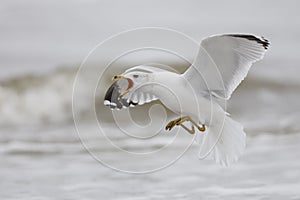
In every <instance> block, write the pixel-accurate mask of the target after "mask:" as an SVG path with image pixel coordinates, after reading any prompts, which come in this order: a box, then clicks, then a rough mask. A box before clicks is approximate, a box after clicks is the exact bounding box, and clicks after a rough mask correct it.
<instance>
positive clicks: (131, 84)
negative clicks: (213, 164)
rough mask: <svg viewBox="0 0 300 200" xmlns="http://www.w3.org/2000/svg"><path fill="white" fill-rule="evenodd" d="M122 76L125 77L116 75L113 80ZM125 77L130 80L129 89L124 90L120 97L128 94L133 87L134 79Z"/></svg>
mask: <svg viewBox="0 0 300 200" xmlns="http://www.w3.org/2000/svg"><path fill="white" fill-rule="evenodd" d="M121 78H125V77H124V76H122V75H116V76H113V77H112V80H113V81H114V80H116V79H121ZM125 79H126V80H127V81H128V87H127V89H126V90H125V91H124V92H122V94H121V95H120V97H123V96H124V95H125V94H127V93H128V92H129V90H130V88H132V87H133V81H132V80H131V79H130V78H125Z"/></svg>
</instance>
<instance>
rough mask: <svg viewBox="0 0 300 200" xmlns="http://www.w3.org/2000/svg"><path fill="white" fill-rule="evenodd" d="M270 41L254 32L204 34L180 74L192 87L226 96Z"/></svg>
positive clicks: (217, 95) (263, 51)
mask: <svg viewBox="0 0 300 200" xmlns="http://www.w3.org/2000/svg"><path fill="white" fill-rule="evenodd" d="M269 44H270V43H269V42H268V40H266V39H264V38H263V37H257V36H254V35H243V34H225V35H216V36H211V37H208V38H205V39H204V40H202V42H201V44H200V49H199V52H198V55H197V57H196V59H195V60H194V63H193V64H192V65H191V66H190V67H189V68H188V69H187V70H186V72H185V73H184V74H183V76H184V77H185V78H186V79H187V80H188V81H189V83H190V84H191V86H192V87H193V89H194V90H195V91H199V92H204V91H205V92H211V93H212V94H213V95H214V96H216V97H219V98H223V99H229V98H230V96H231V94H232V92H233V91H234V90H235V89H236V88H237V86H238V85H239V84H240V83H241V82H242V80H244V78H245V77H246V76H247V73H248V71H249V69H250V67H251V65H252V64H253V63H254V62H256V61H258V60H261V59H262V58H263V56H264V54H265V52H266V51H267V49H268V47H269Z"/></svg>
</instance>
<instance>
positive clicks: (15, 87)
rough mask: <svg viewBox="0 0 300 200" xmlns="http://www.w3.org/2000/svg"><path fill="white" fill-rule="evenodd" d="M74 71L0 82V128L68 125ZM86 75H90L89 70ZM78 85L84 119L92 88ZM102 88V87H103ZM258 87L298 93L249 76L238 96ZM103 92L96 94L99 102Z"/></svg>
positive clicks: (70, 120) (87, 117)
mask: <svg viewBox="0 0 300 200" xmlns="http://www.w3.org/2000/svg"><path fill="white" fill-rule="evenodd" d="M77 71H78V68H60V69H58V70H56V71H54V72H51V73H47V74H43V75H24V76H19V77H12V78H9V79H6V80H2V81H0V113H1V115H0V127H10V126H18V125H48V124H66V123H72V122H73V115H72V90H73V82H74V79H75V76H76V73H77ZM89 73H93V70H91V71H90V72H89ZM107 82H108V81H107ZM78 84H80V85H81V86H82V91H83V93H82V95H81V96H80V99H78V100H77V101H78V102H80V107H79V109H77V110H76V112H78V113H77V114H79V115H80V116H82V117H84V118H86V119H87V120H88V119H89V116H86V110H87V109H89V106H90V105H87V103H86V102H88V101H87V99H88V98H90V97H89V96H88V95H87V94H85V93H84V91H85V90H88V89H89V88H90V87H94V86H93V85H90V83H89V82H88V81H82V82H81V83H78ZM108 84H109V83H107V85H108ZM103 87H104V88H106V85H104V86H103ZM262 87H263V88H264V89H265V90H268V91H273V93H274V91H275V93H276V91H278V92H280V91H283V90H287V89H288V90H289V91H290V90H291V87H292V90H294V89H297V91H298V90H299V86H298V85H295V86H293V85H290V84H283V83H282V82H276V79H262V78H259V77H255V76H252V77H251V78H247V83H246V84H243V86H242V89H241V91H242V90H243V91H242V92H240V94H239V95H242V96H245V95H246V96H247V95H249V97H250V96H251V95H252V94H251V91H255V90H253V89H255V88H262ZM104 90H106V89H104ZM103 92H104V91H103ZM103 92H102V93H101V94H100V98H99V101H101V95H102V94H103ZM276 95H280V94H279V93H278V94H276ZM99 108H100V109H102V110H104V106H103V103H102V102H100V103H99ZM232 109H233V110H234V109H239V107H238V106H237V107H234V106H233V107H232ZM105 110H108V109H105ZM107 112H109V110H108V111H107Z"/></svg>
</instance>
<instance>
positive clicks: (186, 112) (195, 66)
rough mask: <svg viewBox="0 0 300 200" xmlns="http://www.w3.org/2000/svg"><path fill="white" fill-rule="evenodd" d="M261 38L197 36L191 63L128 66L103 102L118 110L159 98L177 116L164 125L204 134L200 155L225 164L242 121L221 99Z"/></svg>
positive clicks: (239, 140)
mask: <svg viewBox="0 0 300 200" xmlns="http://www.w3.org/2000/svg"><path fill="white" fill-rule="evenodd" d="M269 44H270V43H269V41H268V40H267V39H265V38H264V37H258V36H255V35H251V34H222V35H213V36H210V37H207V38H205V39H203V40H202V41H201V43H200V45H199V46H200V48H199V51H198V53H197V56H196V58H195V59H194V62H193V63H192V65H191V66H190V67H189V68H188V69H187V70H186V71H185V72H184V73H182V74H180V73H176V72H172V71H169V70H166V69H162V68H159V67H157V66H152V65H140V66H135V67H132V68H129V69H128V70H126V71H125V72H124V73H122V74H121V75H116V76H114V77H113V78H112V80H114V83H113V84H112V85H111V86H110V87H109V89H108V90H107V92H106V95H105V98H104V105H106V106H108V107H110V108H111V109H122V108H128V107H134V106H137V105H142V104H145V103H149V102H151V101H154V100H160V102H161V103H162V104H163V105H164V106H165V107H167V108H168V109H169V110H171V111H173V112H174V113H175V114H176V115H178V118H176V119H174V120H172V121H170V122H169V123H168V124H166V127H165V129H166V130H168V131H170V130H172V129H173V128H174V127H176V126H179V127H182V128H183V129H184V130H186V131H187V132H188V133H190V134H194V133H195V132H196V131H197V132H199V133H201V132H202V133H204V134H205V138H204V140H203V143H202V150H201V151H202V152H204V155H206V154H209V155H211V156H212V157H213V158H214V159H215V161H216V162H217V163H220V164H222V165H229V164H231V163H233V162H235V161H237V160H238V158H239V156H240V155H241V154H242V152H243V151H244V148H245V146H246V134H245V132H244V130H243V126H242V125H241V124H240V123H238V122H237V121H235V120H233V119H232V118H231V117H230V115H229V113H227V112H226V101H227V100H228V99H230V97H231V95H232V93H233V91H234V90H235V89H236V88H237V87H238V85H239V84H240V83H241V82H242V80H244V78H245V77H246V76H247V73H248V71H249V69H250V67H251V66H252V64H253V63H255V62H256V61H259V60H261V59H262V58H263V57H264V54H265V52H266V51H267V49H268V47H269Z"/></svg>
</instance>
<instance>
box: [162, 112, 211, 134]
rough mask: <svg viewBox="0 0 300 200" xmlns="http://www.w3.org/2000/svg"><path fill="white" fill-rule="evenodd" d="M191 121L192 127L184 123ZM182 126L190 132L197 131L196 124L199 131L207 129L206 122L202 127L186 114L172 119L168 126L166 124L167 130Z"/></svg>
mask: <svg viewBox="0 0 300 200" xmlns="http://www.w3.org/2000/svg"><path fill="white" fill-rule="evenodd" d="M186 121H189V122H191V123H192V129H189V128H187V127H186V126H185V125H183V122H186ZM179 125H180V126H181V127H182V128H184V129H185V130H186V131H187V132H188V133H190V134H194V133H195V128H194V126H196V127H197V128H198V130H199V131H202V132H203V131H205V129H206V128H205V124H202V127H200V126H199V125H198V124H197V123H196V122H194V120H192V119H191V118H190V117H189V116H185V117H179V118H178V119H175V120H173V121H170V122H169V123H168V124H167V126H166V130H169V131H170V130H171V129H172V128H173V127H174V126H179Z"/></svg>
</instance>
